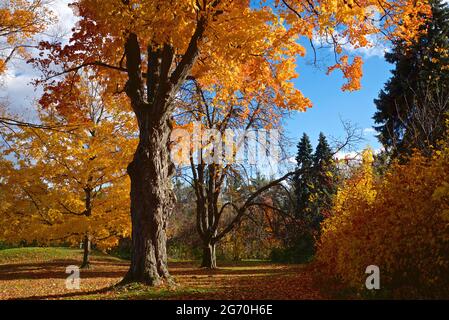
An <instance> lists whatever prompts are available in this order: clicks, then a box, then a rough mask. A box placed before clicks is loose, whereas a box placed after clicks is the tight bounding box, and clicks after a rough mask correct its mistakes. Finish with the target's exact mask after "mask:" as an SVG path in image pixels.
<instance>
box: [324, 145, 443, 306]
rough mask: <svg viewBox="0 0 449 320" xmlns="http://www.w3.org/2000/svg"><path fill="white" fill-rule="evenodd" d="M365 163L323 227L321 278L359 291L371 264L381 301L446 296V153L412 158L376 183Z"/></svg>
mask: <svg viewBox="0 0 449 320" xmlns="http://www.w3.org/2000/svg"><path fill="white" fill-rule="evenodd" d="M369 158H370V157H369V153H366V154H365V156H364V161H363V164H362V166H361V167H360V168H359V170H358V171H357V172H356V173H355V174H354V175H353V176H352V177H351V178H350V179H349V180H348V181H347V182H346V183H345V184H344V186H343V187H342V188H341V190H339V192H338V194H337V196H336V199H335V203H334V208H333V215H332V216H331V217H330V218H329V219H327V220H326V221H324V222H323V224H322V236H321V239H320V242H319V245H318V251H317V256H316V259H317V263H318V266H319V267H320V268H321V270H322V274H323V275H325V277H327V278H335V279H337V280H339V281H341V282H343V283H344V284H345V285H347V286H349V287H352V288H356V289H359V290H360V291H365V290H367V289H366V288H365V280H366V277H367V276H368V275H367V274H365V270H366V267H367V266H369V265H377V266H379V268H380V282H381V289H380V290H379V291H378V292H377V293H381V294H382V296H384V297H386V296H391V297H409V298H423V297H428V298H432V297H449V148H448V147H446V148H444V149H443V150H442V151H437V152H435V154H434V155H433V157H432V158H431V159H429V158H425V157H423V156H421V155H420V154H415V155H413V156H412V157H411V158H410V160H409V161H408V162H407V163H406V164H402V165H401V164H393V165H392V166H391V168H390V169H389V170H388V172H387V173H386V174H385V176H383V177H382V178H381V179H380V178H379V179H377V180H376V179H375V178H374V174H373V170H372V161H370V159H369Z"/></svg>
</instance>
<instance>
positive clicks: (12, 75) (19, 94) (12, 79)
mask: <svg viewBox="0 0 449 320" xmlns="http://www.w3.org/2000/svg"><path fill="white" fill-rule="evenodd" d="M69 3H71V0H58V1H54V2H52V5H51V10H52V11H53V12H54V13H55V14H56V16H57V18H58V22H57V23H56V24H55V25H52V26H50V27H49V28H48V29H47V30H46V31H45V32H44V34H43V35H39V36H36V37H35V38H34V39H33V40H32V42H34V43H37V42H39V41H41V40H48V41H52V40H59V41H62V42H67V41H68V39H69V38H70V35H71V29H72V28H73V27H74V26H75V24H76V21H77V18H76V17H75V15H74V14H73V12H72V9H71V8H70V7H69V6H68V4H69ZM38 77H39V74H38V72H37V70H35V69H33V67H32V66H31V65H30V64H27V63H26V62H25V61H24V60H23V59H19V58H16V59H13V60H12V61H11V62H10V63H9V64H8V70H7V72H6V75H4V76H2V79H1V82H2V83H1V84H0V88H1V91H0V99H2V100H6V101H7V106H8V111H9V112H10V113H13V114H20V115H21V116H22V117H23V118H24V119H25V120H27V121H32V120H33V119H34V118H35V116H36V113H35V107H34V106H35V101H36V99H38V98H39V96H40V94H41V89H39V88H38V89H36V88H35V87H34V86H33V85H32V84H31V82H32V81H33V79H36V78H38Z"/></svg>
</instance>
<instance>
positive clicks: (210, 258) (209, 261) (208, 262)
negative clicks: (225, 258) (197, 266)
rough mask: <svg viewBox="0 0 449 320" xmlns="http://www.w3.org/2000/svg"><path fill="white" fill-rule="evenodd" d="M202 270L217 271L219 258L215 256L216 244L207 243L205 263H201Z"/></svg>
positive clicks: (204, 256) (205, 245) (204, 252)
mask: <svg viewBox="0 0 449 320" xmlns="http://www.w3.org/2000/svg"><path fill="white" fill-rule="evenodd" d="M201 268H208V269H216V268H217V258H216V255H215V244H214V243H210V242H209V243H205V244H204V246H203V261H202V262H201Z"/></svg>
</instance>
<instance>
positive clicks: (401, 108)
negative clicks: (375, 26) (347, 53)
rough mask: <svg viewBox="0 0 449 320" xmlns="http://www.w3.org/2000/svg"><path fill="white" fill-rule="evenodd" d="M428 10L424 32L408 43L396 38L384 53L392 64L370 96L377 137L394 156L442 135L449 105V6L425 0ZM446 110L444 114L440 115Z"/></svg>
mask: <svg viewBox="0 0 449 320" xmlns="http://www.w3.org/2000/svg"><path fill="white" fill-rule="evenodd" d="M430 4H431V6H432V16H431V17H429V18H428V21H427V23H426V24H425V26H424V27H423V28H424V29H423V31H424V32H423V34H422V35H421V36H420V37H419V38H418V40H417V41H415V42H414V43H412V44H411V45H408V44H406V43H404V42H396V43H395V46H394V48H393V51H392V52H390V53H386V54H385V59H386V60H387V61H388V62H390V63H393V64H395V68H394V70H392V77H391V78H390V79H389V81H388V82H387V83H386V84H385V87H384V89H383V90H382V91H381V92H380V94H379V97H378V99H376V100H374V102H375V104H376V107H377V112H376V113H375V115H374V117H373V119H374V120H375V122H376V124H378V126H376V130H377V132H378V138H379V141H380V142H381V143H382V144H383V145H384V147H385V149H386V150H387V151H388V152H389V153H390V154H391V155H392V156H393V157H398V156H401V155H407V154H409V153H410V152H411V151H412V149H413V148H417V149H419V150H421V151H423V152H424V153H426V152H428V151H429V150H430V148H429V146H430V145H435V144H436V142H437V141H438V140H439V139H440V138H441V137H442V136H443V135H444V132H445V122H446V119H447V112H448V111H449V105H448V104H447V103H444V102H441V100H444V101H445V98H447V93H448V92H449V7H448V5H447V4H446V3H443V2H442V0H430ZM445 114H446V115H445Z"/></svg>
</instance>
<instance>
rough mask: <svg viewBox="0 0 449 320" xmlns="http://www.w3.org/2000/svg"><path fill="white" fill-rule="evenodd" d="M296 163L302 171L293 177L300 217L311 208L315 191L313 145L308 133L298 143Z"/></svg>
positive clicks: (305, 214) (297, 209) (297, 213)
mask: <svg viewBox="0 0 449 320" xmlns="http://www.w3.org/2000/svg"><path fill="white" fill-rule="evenodd" d="M296 163H297V169H301V172H300V173H297V174H295V176H294V177H293V183H294V188H295V197H296V216H297V217H298V218H304V217H306V216H307V214H308V213H309V212H310V210H311V206H310V197H311V194H312V192H313V176H312V174H313V172H312V165H313V156H312V145H311V144H310V139H309V136H308V135H307V134H306V133H304V134H303V136H302V138H301V140H300V141H299V143H298V153H297V155H296Z"/></svg>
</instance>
